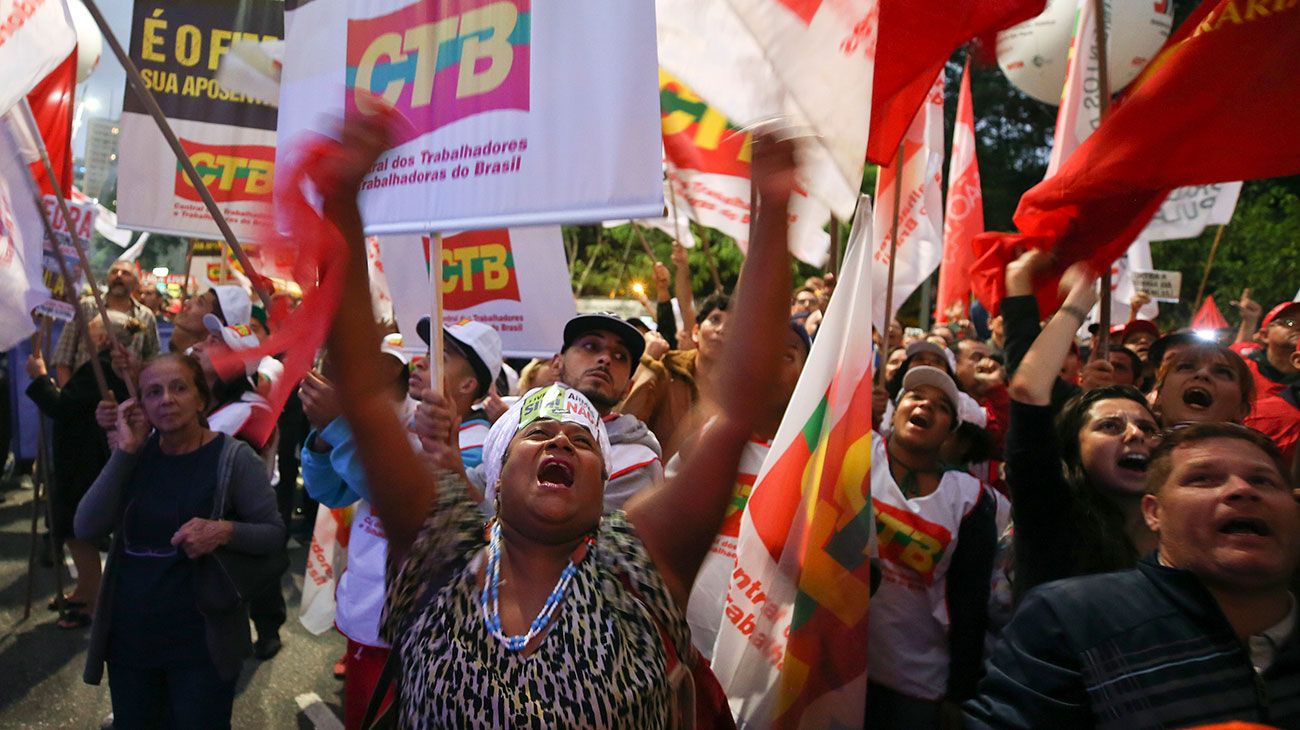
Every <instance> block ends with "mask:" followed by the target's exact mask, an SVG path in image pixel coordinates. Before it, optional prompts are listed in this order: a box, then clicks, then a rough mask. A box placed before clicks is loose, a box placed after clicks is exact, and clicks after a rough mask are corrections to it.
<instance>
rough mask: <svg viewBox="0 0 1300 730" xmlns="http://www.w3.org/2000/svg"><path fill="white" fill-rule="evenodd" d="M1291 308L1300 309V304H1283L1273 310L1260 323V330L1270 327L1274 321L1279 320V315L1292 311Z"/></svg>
mask: <svg viewBox="0 0 1300 730" xmlns="http://www.w3.org/2000/svg"><path fill="white" fill-rule="evenodd" d="M1291 307H1300V302H1282V303H1281V304H1279V305H1277V306H1276V307H1273V308H1272V309H1270V310H1268V314H1266V315H1264V321H1263V322H1260V324H1259V328H1260V329H1264V328H1266V327H1268V326H1269V325H1270V324H1272V323H1273V320H1275V319H1277V318H1278V316H1279V315H1281V314H1282V313H1283V312H1285V311H1286V310H1288V309H1290V308H1291Z"/></svg>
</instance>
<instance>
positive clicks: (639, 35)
mask: <svg viewBox="0 0 1300 730" xmlns="http://www.w3.org/2000/svg"><path fill="white" fill-rule="evenodd" d="M285 21H286V26H287V28H288V31H289V32H288V36H287V38H286V39H285V44H286V45H285V61H284V68H283V72H282V74H281V79H280V83H281V86H280V121H279V142H280V144H279V147H278V155H277V158H276V161H277V163H278V164H280V165H281V166H283V165H285V164H286V163H287V162H289V159H288V156H289V155H292V154H293V151H294V150H295V149H296V147H297V145H296V142H297V141H298V140H299V139H300V138H302V137H303V136H304V134H307V133H310V132H319V133H324V134H331V133H333V132H334V131H335V130H334V129H332V127H333V126H334V125H336V124H337V120H338V119H340V118H343V117H349V116H356V115H361V114H365V113H366V111H364V109H366V108H367V105H368V103H373V101H371V98H372V96H381V97H383V99H384V100H386V101H387V102H388V103H390V104H392V105H393V106H394V107H395V108H396V110H397V111H398V112H399V113H400V114H401V115H402V116H403V117H405V119H406V121H407V122H408V123H409V125H408V126H407V127H406V128H405V129H404V130H403V131H402V132H401V133H399V135H398V137H397V139H396V140H395V143H394V145H393V147H392V149H390V150H389V151H388V152H386V153H385V154H384V155H382V156H381V157H380V158H379V161H378V162H377V163H376V164H375V167H374V169H373V170H372V171H371V173H370V174H369V175H368V176H367V177H366V178H365V180H364V181H363V182H362V185H361V194H360V197H359V201H358V202H359V204H360V206H361V212H362V217H363V219H364V221H365V229H366V232H367V233H369V234H372V235H382V234H394V233H421V234H423V233H427V232H430V231H454V230H473V229H483V228H499V227H501V226H504V225H509V226H518V225H541V224H553V223H578V222H589V221H601V220H607V219H611V218H643V217H653V216H659V215H662V213H663V192H662V187H661V180H662V166H661V158H660V154H659V142H658V137H659V129H658V125H657V117H656V115H655V109H656V102H657V99H658V97H657V95H656V93H655V89H656V87H655V69H656V59H655V42H654V8H653V7H652V6H651V5H650V4H649V3H609V2H601V1H600V0H575V1H574V2H567V3H544V4H541V5H539V6H538V7H537V8H533V7H532V6H531V2H530V0H497V1H495V2H492V1H490V0H449V1H447V2H438V3H423V2H411V0H353V1H351V2H345V0H314V1H313V2H310V3H303V4H298V5H297V6H296V7H290V9H289V10H288V11H287V12H286V14H285ZM278 194H279V193H277V195H278Z"/></svg>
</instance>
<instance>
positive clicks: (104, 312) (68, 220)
mask: <svg viewBox="0 0 1300 730" xmlns="http://www.w3.org/2000/svg"><path fill="white" fill-rule="evenodd" d="M18 108H19V109H21V111H22V115H23V123H24V124H25V125H26V126H27V133H28V136H30V137H31V139H32V142H33V144H35V145H36V151H37V152H38V153H40V155H41V166H42V167H43V168H44V170H45V176H46V177H47V178H49V181H50V187H51V188H52V189H53V190H54V200H55V203H56V204H57V205H58V207H59V213H60V214H62V215H63V222H64V224H65V225H66V226H67V228H68V237H69V238H71V239H72V246H73V248H75V249H76V251H77V258H78V259H80V260H81V270H82V273H84V274H85V276H86V281H87V282H89V283H90V294H91V296H92V297H94V299H95V308H96V309H98V310H99V317H100V319H101V320H103V322H104V333H105V334H111V333H112V331H113V330H112V329H111V328H110V327H109V322H108V307H107V306H105V305H104V298H103V297H102V296H101V295H100V293H99V286H98V285H97V284H96V283H95V275H94V273H93V272H91V270H90V257H88V256H87V255H86V247H85V246H84V245H83V244H82V242H81V236H80V235H78V234H77V226H76V224H75V223H74V222H73V220H72V212H71V211H69V210H68V201H67V200H65V199H64V193H63V186H62V185H60V184H59V177H58V175H56V174H55V172H54V165H53V163H51V162H50V153H49V150H47V149H46V148H45V138H44V137H42V136H41V130H40V127H39V126H37V124H36V116H35V115H34V114H32V107H31V104H29V103H28V102H27V98H26V97H24V98H23V99H22V100H21V102H20V103H19V105H18ZM31 182H32V193H33V195H35V196H36V207H37V208H38V209H40V211H41V214H42V216H44V214H45V206H44V205H43V204H42V203H43V201H42V200H41V199H40V194H39V192H38V190H39V188H38V186H37V185H36V181H35V180H32V181H31ZM45 226H46V236H47V237H48V238H49V240H50V242H51V243H52V244H53V245H54V249H55V254H56V255H55V258H56V259H58V261H59V267H60V269H59V270H60V273H62V274H63V279H64V281H65V282H66V283H67V286H68V287H69V288H70V287H71V286H72V283H73V282H72V280H71V279H69V278H68V272H67V264H66V263H64V261H63V252H62V251H61V250H60V246H59V239H58V238H57V237H56V236H55V235H54V232H53V227H52V226H50V223H49V221H48V220H45ZM133 293H134V292H133ZM69 298H70V299H72V300H73V301H72V305H73V306H74V307H77V311H78V312H80V311H81V310H80V307H79V306H78V304H77V301H76V297H75V296H71V297H69ZM86 336H87V338H89V336H90V335H89V332H87V335H86ZM89 341H90V340H89V339H87V342H89ZM87 352H89V353H90V359H91V360H93V361H94V362H95V363H96V369H98V367H97V366H98V362H99V358H98V357H97V353H96V352H95V348H94V347H93V346H92V347H90V348H89V349H88V350H87ZM100 375H101V376H102V375H103V373H102V372H101V373H100ZM102 384H103V381H102V378H101V385H102ZM105 392H106V391H105Z"/></svg>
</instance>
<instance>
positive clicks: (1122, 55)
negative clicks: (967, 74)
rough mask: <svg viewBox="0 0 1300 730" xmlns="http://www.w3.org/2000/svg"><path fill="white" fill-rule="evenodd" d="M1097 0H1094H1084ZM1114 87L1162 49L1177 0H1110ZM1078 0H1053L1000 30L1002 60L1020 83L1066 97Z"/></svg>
mask: <svg viewBox="0 0 1300 730" xmlns="http://www.w3.org/2000/svg"><path fill="white" fill-rule="evenodd" d="M1082 1H1083V2H1092V0H1082ZM1105 4H1106V19H1107V21H1108V22H1107V25H1106V52H1107V66H1108V73H1107V75H1108V76H1109V77H1110V90H1111V93H1116V92H1118V91H1119V90H1120V89H1122V88H1124V87H1125V86H1126V85H1128V83H1129V82H1130V81H1132V80H1133V79H1135V78H1137V75H1138V73H1140V72H1141V71H1142V69H1143V68H1145V67H1146V65H1147V63H1149V62H1150V61H1151V58H1152V57H1153V56H1154V55H1155V53H1156V51H1158V50H1160V46H1161V45H1163V44H1164V42H1165V39H1167V38H1168V37H1169V31H1170V30H1171V29H1172V28H1173V25H1174V7H1173V6H1174V4H1173V3H1172V2H1168V1H1166V2H1140V1H1139V0H1118V2H1116V1H1114V0H1105ZM1077 8H1078V2H1077V0H1048V1H1047V7H1046V8H1045V9H1044V10H1043V12H1042V14H1041V15H1039V16H1037V17H1035V18H1030V19H1029V20H1026V21H1025V22H1023V23H1021V24H1020V25H1016V26H1012V27H1010V28H1007V29H1006V30H1004V31H1002V32H1001V33H998V45H997V55H998V66H1000V67H1001V68H1002V73H1004V74H1006V75H1007V79H1009V80H1010V81H1011V83H1012V85H1014V86H1015V87H1016V88H1017V89H1020V90H1021V91H1023V92H1025V93H1026V94H1028V95H1030V96H1032V97H1033V98H1035V99H1037V100H1039V101H1042V102H1046V103H1048V104H1051V105H1053V106H1055V105H1057V104H1060V103H1061V88H1062V87H1063V86H1065V69H1066V60H1067V58H1068V56H1069V51H1070V39H1071V36H1073V35H1074V19H1075V11H1076V9H1077Z"/></svg>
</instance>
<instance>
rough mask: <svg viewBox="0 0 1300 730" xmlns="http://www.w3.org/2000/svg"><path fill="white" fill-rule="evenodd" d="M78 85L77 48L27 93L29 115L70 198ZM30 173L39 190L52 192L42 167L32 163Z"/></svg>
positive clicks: (45, 192) (64, 190)
mask: <svg viewBox="0 0 1300 730" xmlns="http://www.w3.org/2000/svg"><path fill="white" fill-rule="evenodd" d="M76 85H77V51H76V49H75V48H74V49H73V51H72V53H71V54H70V55H69V56H68V57H67V58H65V59H64V60H63V62H62V63H60V64H59V65H58V66H57V67H55V69H54V70H53V71H51V72H50V73H49V75H47V76H46V77H45V78H43V79H41V81H40V83H38V84H36V86H34V87H33V88H32V90H31V92H30V93H28V94H27V103H28V104H31V107H32V116H33V117H35V118H36V126H37V128H38V129H39V130H40V133H41V139H44V140H45V149H46V150H47V151H48V152H49V153H50V164H51V165H52V166H53V167H54V173H55V174H56V175H58V176H59V185H60V186H62V188H63V194H64V195H66V196H68V197H69V198H71V197H72V99H73V94H74V89H75V88H76ZM32 174H33V175H34V176H36V181H37V182H38V183H39V184H40V186H41V192H42V193H44V194H46V195H53V194H54V186H52V185H50V179H49V176H47V175H46V174H45V166H44V165H42V164H41V163H39V162H37V163H34V164H33V165H32Z"/></svg>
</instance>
